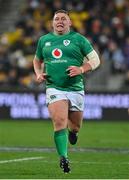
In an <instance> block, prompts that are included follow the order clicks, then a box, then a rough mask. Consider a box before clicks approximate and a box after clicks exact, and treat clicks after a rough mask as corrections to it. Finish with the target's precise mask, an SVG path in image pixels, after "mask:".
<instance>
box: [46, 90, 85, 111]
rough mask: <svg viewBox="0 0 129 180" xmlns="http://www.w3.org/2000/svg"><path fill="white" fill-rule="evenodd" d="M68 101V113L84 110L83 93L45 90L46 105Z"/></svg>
mask: <svg viewBox="0 0 129 180" xmlns="http://www.w3.org/2000/svg"><path fill="white" fill-rule="evenodd" d="M60 100H68V101H69V110H70V111H83V110H84V91H72V92H68V91H61V90H58V89H55V88H48V89H47V90H46V104H47V105H49V104H51V103H54V102H56V101H60Z"/></svg>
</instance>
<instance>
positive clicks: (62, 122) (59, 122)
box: [54, 117, 67, 130]
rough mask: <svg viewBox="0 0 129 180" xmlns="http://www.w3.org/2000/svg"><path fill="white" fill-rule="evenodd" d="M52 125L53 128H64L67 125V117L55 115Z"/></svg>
mask: <svg viewBox="0 0 129 180" xmlns="http://www.w3.org/2000/svg"><path fill="white" fill-rule="evenodd" d="M54 126H55V129H56V130H57V129H58V130H60V129H64V128H66V127H67V119H65V118H63V117H57V118H55V120H54Z"/></svg>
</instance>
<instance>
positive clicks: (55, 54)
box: [52, 48, 62, 59]
mask: <svg viewBox="0 0 129 180" xmlns="http://www.w3.org/2000/svg"><path fill="white" fill-rule="evenodd" d="M52 56H53V57H54V58H57V59H58V58H61V56H62V51H61V49H58V48H56V49H54V50H53V51H52Z"/></svg>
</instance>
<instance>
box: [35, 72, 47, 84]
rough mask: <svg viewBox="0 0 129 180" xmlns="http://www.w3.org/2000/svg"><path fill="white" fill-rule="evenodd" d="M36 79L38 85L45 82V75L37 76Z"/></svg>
mask: <svg viewBox="0 0 129 180" xmlns="http://www.w3.org/2000/svg"><path fill="white" fill-rule="evenodd" d="M36 78H37V82H38V83H42V82H43V81H45V80H46V73H42V74H38V75H37V76H36Z"/></svg>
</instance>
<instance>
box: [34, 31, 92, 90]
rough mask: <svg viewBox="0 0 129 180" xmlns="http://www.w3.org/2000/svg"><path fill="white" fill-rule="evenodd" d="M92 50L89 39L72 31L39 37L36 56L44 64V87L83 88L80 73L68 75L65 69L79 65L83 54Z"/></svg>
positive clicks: (61, 88)
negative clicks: (72, 75)
mask: <svg viewBox="0 0 129 180" xmlns="http://www.w3.org/2000/svg"><path fill="white" fill-rule="evenodd" d="M92 50H93V47H92V46H91V44H90V43H89V41H88V40H87V39H86V38H85V37H84V36H82V35H81V34H79V33H76V32H73V31H70V32H69V33H67V34H64V35H56V34H54V33H48V34H46V35H44V36H42V37H40V39H39V41H38V46H37V50H36V57H37V58H38V59H39V60H42V61H43V62H44V64H45V72H46V74H47V80H46V88H50V87H54V88H56V89H59V90H64V91H81V90H84V83H83V76H82V74H80V75H77V76H74V77H70V76H69V75H68V72H67V71H66V69H67V68H68V67H69V66H78V67H80V66H81V65H82V64H83V60H84V56H86V55H87V54H89V53H90V52H91V51H92Z"/></svg>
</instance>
